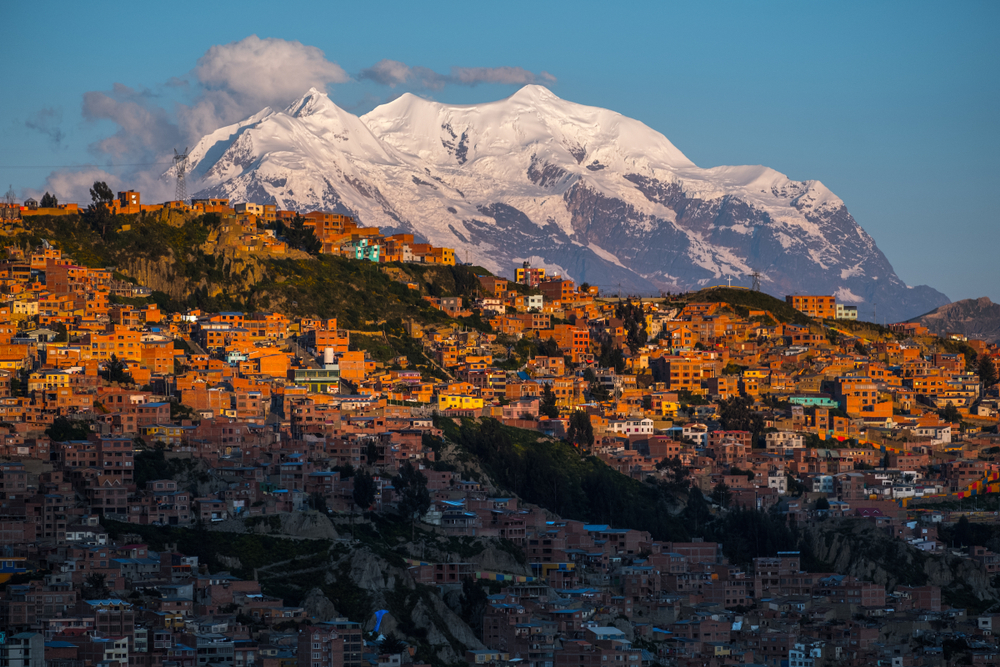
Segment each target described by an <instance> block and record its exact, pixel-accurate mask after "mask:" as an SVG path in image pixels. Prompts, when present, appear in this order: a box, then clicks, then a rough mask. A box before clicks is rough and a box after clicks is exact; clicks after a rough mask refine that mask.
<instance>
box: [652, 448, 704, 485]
mask: <svg viewBox="0 0 1000 667" xmlns="http://www.w3.org/2000/svg"><path fill="white" fill-rule="evenodd" d="M656 469H657V470H666V478H667V484H668V485H669V486H670V487H671V489H677V490H683V489H686V488H687V486H688V484H689V483H690V482H689V481H688V476H689V475H690V474H691V471H690V470H688V468H687V466H686V465H684V462H683V461H681V458H680V457H679V456H674V457H673V458H669V459H668V458H666V457H664V458H663V460H661V461H660V462H659V463H657V464H656ZM699 493H700V492H699Z"/></svg>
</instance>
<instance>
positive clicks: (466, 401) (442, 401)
mask: <svg viewBox="0 0 1000 667" xmlns="http://www.w3.org/2000/svg"><path fill="white" fill-rule="evenodd" d="M482 407H483V399H481V398H478V397H476V396H465V395H458V394H441V395H439V396H438V410H479V409H482Z"/></svg>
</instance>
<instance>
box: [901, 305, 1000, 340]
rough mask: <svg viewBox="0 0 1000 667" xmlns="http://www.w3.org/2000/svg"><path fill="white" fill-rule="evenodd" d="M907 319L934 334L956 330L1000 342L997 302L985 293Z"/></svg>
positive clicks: (974, 336)
mask: <svg viewBox="0 0 1000 667" xmlns="http://www.w3.org/2000/svg"><path fill="white" fill-rule="evenodd" d="M910 321H911V322H919V323H920V324H922V325H924V326H925V327H927V328H928V329H930V330H931V333H934V334H937V335H938V336H944V335H946V334H949V333H960V334H965V335H966V336H968V337H969V338H978V339H980V340H985V341H989V342H991V343H1000V304H997V303H993V302H992V301H990V300H989V298H988V297H985V296H984V297H980V298H978V299H962V300H961V301H956V302H954V303H949V304H946V305H944V306H941V307H940V308H936V309H934V310H932V311H931V312H929V313H927V314H926V315H921V316H920V317H916V318H914V319H912V320H910Z"/></svg>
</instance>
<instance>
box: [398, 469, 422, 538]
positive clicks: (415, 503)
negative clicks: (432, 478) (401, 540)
mask: <svg viewBox="0 0 1000 667" xmlns="http://www.w3.org/2000/svg"><path fill="white" fill-rule="evenodd" d="M393 487H395V489H396V493H397V494H399V503H398V507H399V513H400V514H402V515H403V516H404V517H406V518H408V519H409V520H410V533H411V539H412V536H413V534H414V532H415V531H416V522H417V519H419V518H420V517H422V516H423V515H424V514H427V510H429V509H430V508H431V494H430V492H429V491H428V490H427V478H426V477H424V474H423V473H422V472H420V471H419V470H417V469H416V468H414V467H413V464H412V463H410V462H409V461H407V462H406V463H404V464H403V466H402V467H401V468H400V469H399V474H398V475H396V477H395V478H394V479H393Z"/></svg>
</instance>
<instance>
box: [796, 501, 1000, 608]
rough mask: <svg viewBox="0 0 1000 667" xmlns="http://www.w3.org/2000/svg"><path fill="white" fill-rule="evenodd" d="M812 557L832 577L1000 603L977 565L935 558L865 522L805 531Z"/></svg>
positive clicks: (956, 601) (959, 601) (954, 599)
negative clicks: (929, 588)
mask: <svg viewBox="0 0 1000 667" xmlns="http://www.w3.org/2000/svg"><path fill="white" fill-rule="evenodd" d="M805 539H806V542H807V544H808V545H809V547H810V548H811V549H812V552H813V554H814V555H815V556H816V558H818V559H819V560H820V561H823V562H825V563H828V564H829V565H830V566H831V569H832V571H834V572H838V573H840V574H849V575H852V576H854V577H857V578H858V579H861V580H863V581H873V582H875V583H877V584H882V585H884V586H885V587H886V591H887V592H888V591H892V590H893V589H895V588H896V586H924V585H931V586H939V587H940V588H941V592H942V597H943V600H944V601H945V602H948V603H949V604H953V605H956V606H964V604H965V603H967V601H968V600H970V599H972V600H992V599H998V598H1000V592H998V591H997V589H996V588H995V587H994V584H993V581H992V578H991V577H990V576H988V575H987V574H986V573H985V572H983V571H982V570H981V569H980V568H979V567H978V566H977V565H976V564H975V563H974V562H972V561H970V560H968V559H965V558H959V557H957V556H953V555H951V554H948V553H940V554H931V553H927V552H924V551H920V550H918V549H915V548H913V547H911V546H909V545H908V544H906V543H905V542H903V541H902V540H898V539H895V538H893V537H891V536H890V535H888V534H886V533H885V532H884V531H882V530H879V529H877V528H875V526H874V525H872V524H870V523H867V522H862V521H840V522H833V521H830V522H822V523H818V524H814V525H811V526H810V527H808V528H807V529H806V531H805Z"/></svg>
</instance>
